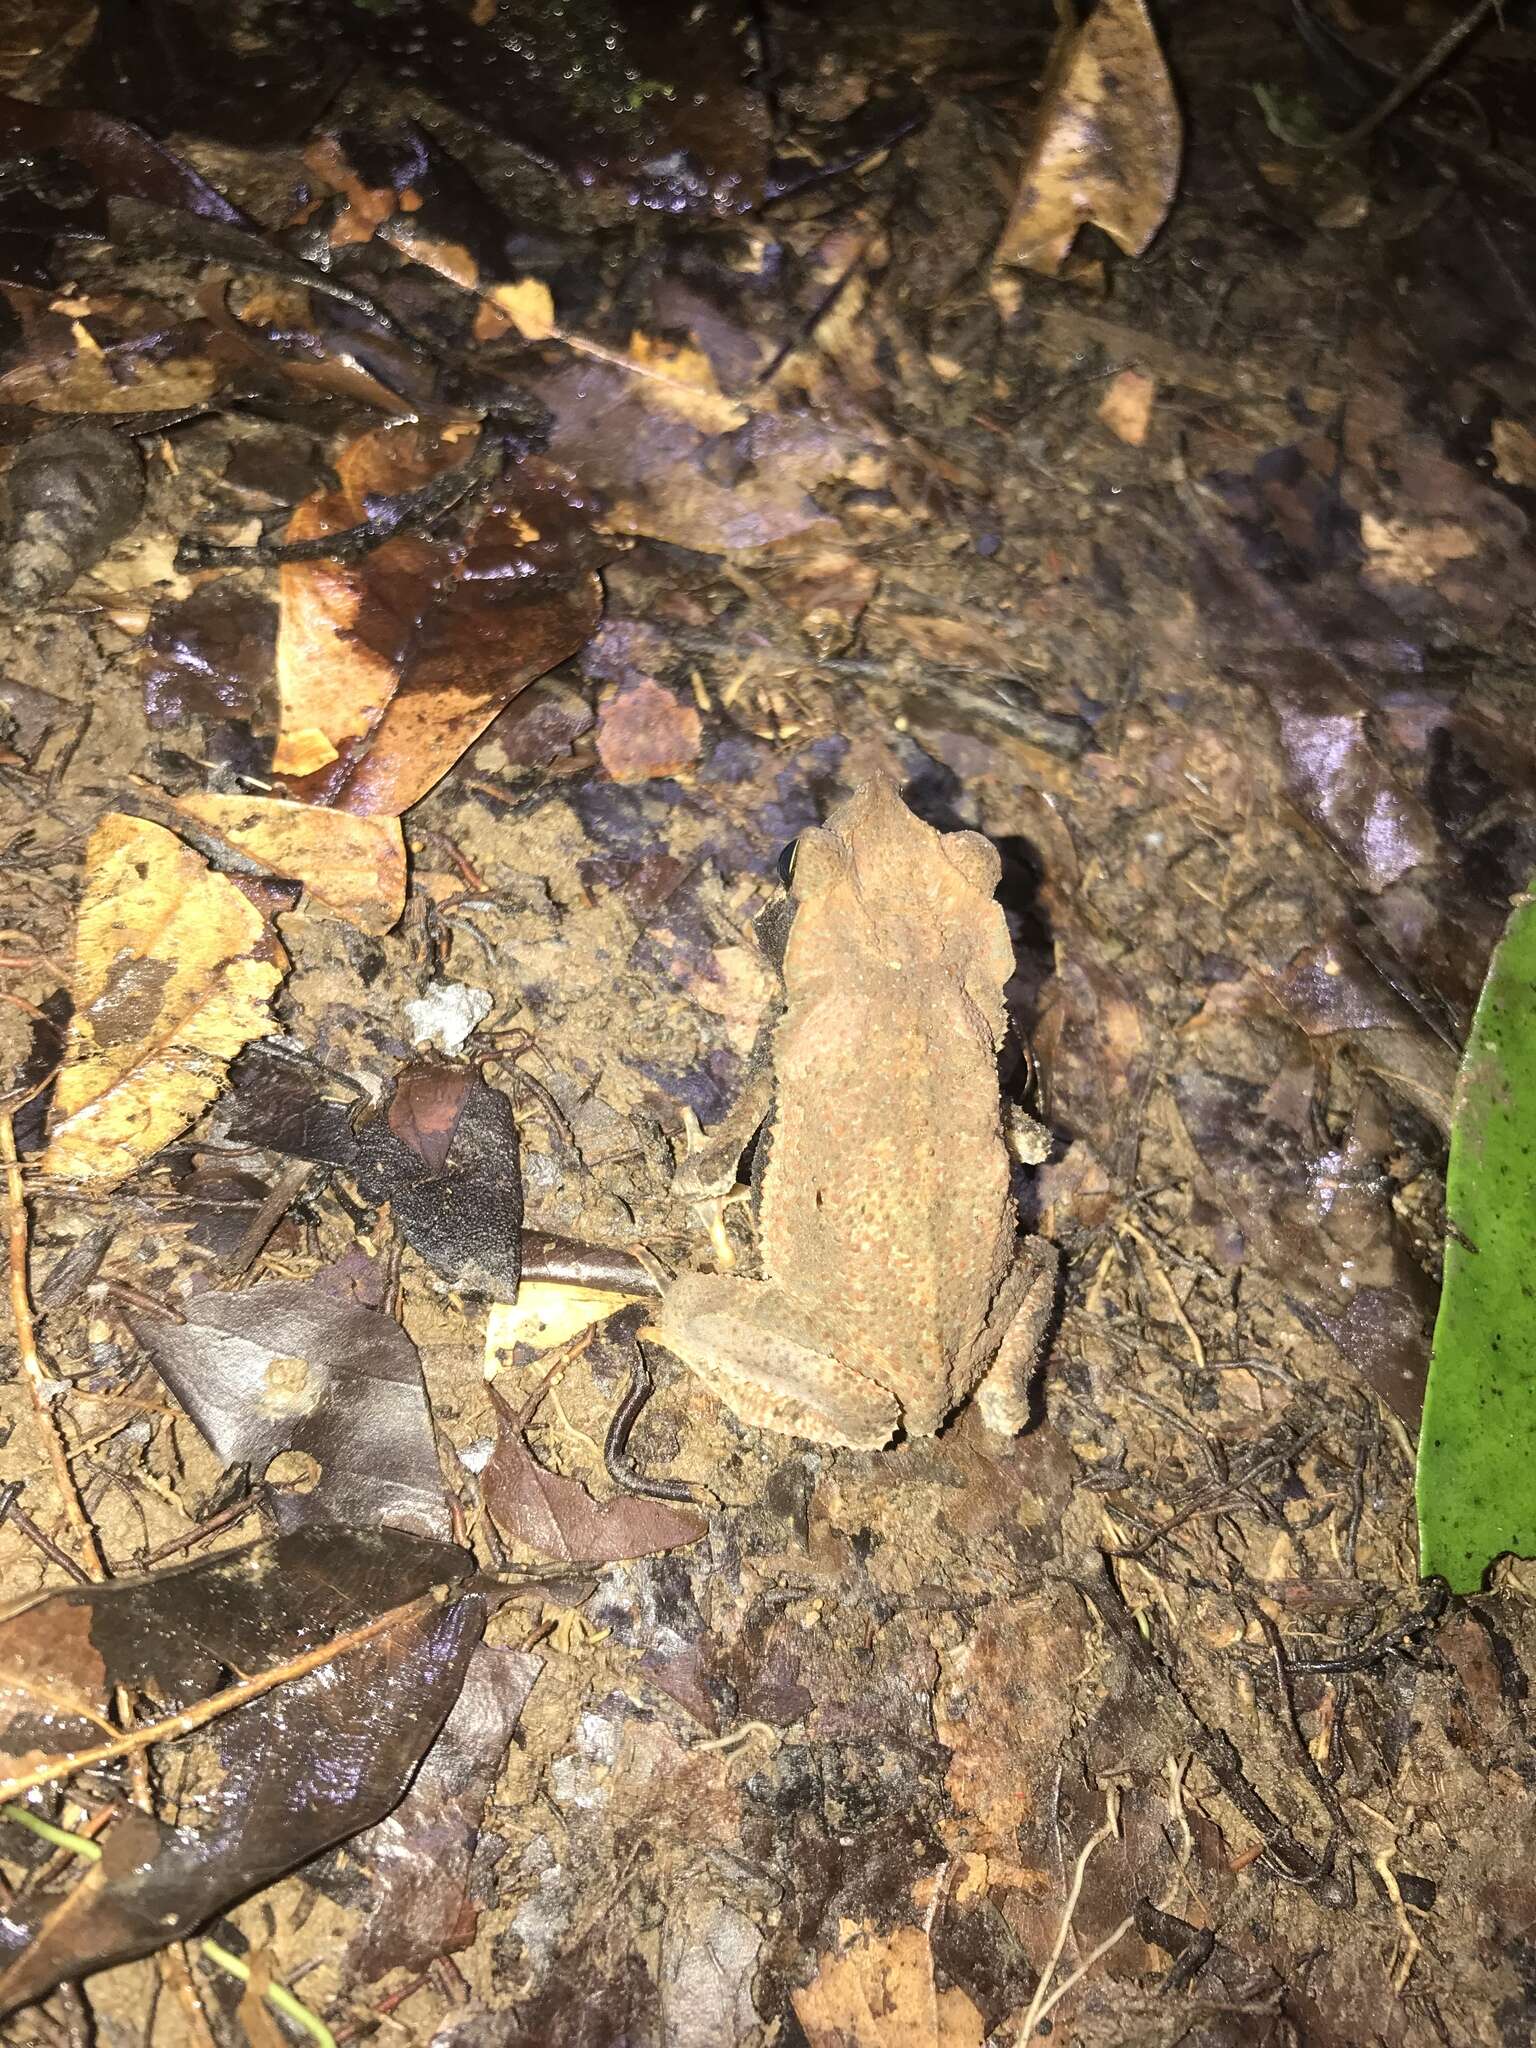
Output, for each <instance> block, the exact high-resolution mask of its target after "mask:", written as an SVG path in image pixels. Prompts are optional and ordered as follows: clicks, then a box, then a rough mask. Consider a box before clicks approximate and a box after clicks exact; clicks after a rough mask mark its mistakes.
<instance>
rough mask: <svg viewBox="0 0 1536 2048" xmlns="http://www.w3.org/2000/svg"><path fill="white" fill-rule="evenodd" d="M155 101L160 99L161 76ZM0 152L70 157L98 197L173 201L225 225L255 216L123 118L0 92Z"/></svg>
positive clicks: (169, 203)
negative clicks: (41, 103) (116, 195)
mask: <svg viewBox="0 0 1536 2048" xmlns="http://www.w3.org/2000/svg"><path fill="white" fill-rule="evenodd" d="M159 104H160V105H161V106H164V105H165V104H166V102H165V99H164V81H163V80H162V81H161V97H160V100H159ZM0 156H12V157H19V158H22V159H31V160H36V159H38V158H40V157H47V156H52V157H53V158H54V159H55V160H56V161H57V162H60V163H73V164H76V165H78V166H79V168H80V169H81V170H82V171H83V172H84V173H85V176H86V178H87V179H88V180H89V181H90V184H91V185H92V186H93V187H94V188H95V191H96V192H97V193H98V194H100V195H101V196H103V197H106V196H108V195H110V194H113V193H120V194H126V195H128V196H130V197H132V198H135V199H147V200H150V201H151V202H152V203H153V204H155V205H157V206H175V207H179V208H181V209H182V210H183V211H185V212H187V213H196V214H201V215H202V216H203V218H204V219H205V220H219V221H225V222H227V223H228V224H229V225H230V226H232V227H254V226H255V222H254V221H252V220H251V218H250V216H249V215H248V214H246V213H243V212H242V211H241V209H240V208H239V207H238V206H236V205H234V204H233V202H232V201H230V200H228V199H226V198H225V197H224V195H223V193H222V192H218V191H216V190H215V189H214V187H213V186H212V185H210V184H209V183H208V181H207V180H206V179H205V178H201V177H199V176H198V174H197V172H196V171H194V170H193V169H192V168H191V166H190V165H189V164H185V163H183V162H182V160H181V159H180V157H178V156H176V155H174V154H173V153H172V152H171V151H170V150H168V149H166V148H164V147H162V145H161V144H160V143H158V142H156V141H154V140H153V139H152V138H151V137H150V136H148V135H146V134H145V133H144V131H143V129H142V128H136V127H135V126H134V125H133V123H132V122H131V121H119V120H114V119H113V118H112V117H111V116H110V115H109V114H104V113H99V112H96V111H94V110H92V109H88V108H84V107H39V106H34V105H33V104H32V102H31V101H30V100H18V99H12V98H10V97H9V96H8V95H0Z"/></svg>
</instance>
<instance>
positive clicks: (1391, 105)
mask: <svg viewBox="0 0 1536 2048" xmlns="http://www.w3.org/2000/svg"><path fill="white" fill-rule="evenodd" d="M1500 4H1501V0H1477V5H1476V6H1475V7H1473V8H1471V9H1470V10H1469V11H1468V12H1467V13H1466V14H1464V15H1462V17H1461V19H1460V20H1459V21H1453V22H1452V23H1451V25H1450V27H1449V28H1448V29H1447V30H1446V32H1445V34H1444V35H1443V36H1441V38H1440V40H1439V41H1438V42H1437V43H1436V44H1435V46H1434V48H1433V49H1432V50H1431V51H1430V52H1429V54H1428V55H1427V56H1426V57H1424V58H1422V59H1421V60H1420V61H1419V62H1418V63H1417V64H1415V65H1414V67H1413V69H1412V70H1411V71H1410V72H1409V73H1408V74H1407V76H1406V77H1404V78H1400V79H1399V80H1398V81H1397V84H1396V85H1395V86H1393V88H1392V90H1391V91H1390V92H1389V93H1388V94H1387V96H1386V98H1385V99H1384V100H1383V101H1382V102H1381V104H1380V106H1377V107H1373V108H1372V109H1371V111H1370V112H1369V113H1368V114H1366V115H1365V116H1363V118H1362V119H1360V120H1358V121H1357V122H1356V123H1355V125H1354V127H1353V128H1346V129H1345V131H1344V133H1343V134H1342V135H1336V136H1335V137H1334V138H1333V140H1332V141H1331V142H1330V143H1329V144H1328V146H1327V148H1326V149H1325V150H1324V151H1323V156H1322V161H1323V162H1324V163H1332V162H1333V161H1334V159H1335V158H1336V157H1341V156H1343V155H1345V154H1346V153H1347V152H1348V151H1349V150H1352V149H1354V148H1355V147H1356V145H1357V144H1359V143H1362V142H1364V141H1365V140H1366V138H1367V137H1368V136H1371V135H1374V134H1375V132H1376V130H1377V129H1378V128H1379V127H1380V126H1381V124H1382V123H1383V121H1390V120H1391V118H1392V116H1393V115H1394V114H1395V113H1396V112H1397V110H1398V108H1399V107H1400V106H1402V105H1403V104H1404V102H1405V101H1407V100H1411V99H1412V98H1413V96H1414V94H1415V93H1416V92H1417V91H1418V90H1419V89H1420V87H1421V86H1424V85H1427V84H1428V83H1429V81H1430V79H1432V78H1433V77H1434V75H1435V73H1436V72H1437V71H1438V70H1440V68H1441V67H1442V65H1445V64H1447V63H1449V62H1450V60H1451V58H1452V57H1453V56H1454V55H1455V53H1456V51H1457V50H1459V49H1460V48H1461V45H1462V44H1463V43H1464V42H1465V41H1466V39H1467V37H1468V36H1469V35H1471V33H1472V31H1473V30H1474V29H1475V28H1480V27H1481V26H1482V24H1483V22H1484V21H1485V20H1486V19H1487V17H1488V16H1489V15H1490V14H1492V13H1493V11H1494V9H1495V8H1496V7H1498V6H1499V5H1500Z"/></svg>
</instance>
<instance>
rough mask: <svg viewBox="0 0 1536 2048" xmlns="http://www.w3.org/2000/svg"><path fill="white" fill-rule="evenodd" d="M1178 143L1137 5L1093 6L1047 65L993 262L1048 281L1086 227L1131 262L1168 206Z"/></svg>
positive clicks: (1176, 122) (1167, 90)
mask: <svg viewBox="0 0 1536 2048" xmlns="http://www.w3.org/2000/svg"><path fill="white" fill-rule="evenodd" d="M1183 134H1184V131H1183V123H1182V122H1181V120H1180V118H1179V109H1178V103H1177V101H1176V100H1175V99H1174V96H1173V83H1172V80H1171V79H1170V78H1169V76H1168V67H1167V64H1166V63H1165V62H1164V60H1163V53H1162V50H1161V49H1160V47H1159V45H1158V40H1157V32H1156V30H1155V29H1154V28H1153V26H1152V20H1151V17H1150V15H1149V14H1148V13H1147V9H1146V5H1145V0H1099V4H1098V6H1097V7H1096V8H1095V9H1094V11H1093V14H1092V15H1091V16H1090V18H1089V19H1088V21H1087V22H1085V23H1084V25H1083V26H1082V27H1081V28H1078V29H1074V30H1072V31H1071V32H1070V33H1069V34H1068V35H1067V36H1066V37H1065V38H1064V40H1063V42H1062V44H1061V45H1060V47H1059V49H1058V52H1057V55H1056V57H1055V58H1054V59H1053V62H1052V67H1051V72H1050V74H1049V76H1048V77H1047V80H1046V91H1045V99H1044V102H1043V104H1042V106H1041V108H1040V115H1039V122H1038V125H1037V127H1036V130H1035V137H1034V142H1033V144H1032V146H1031V148H1030V152H1029V156H1028V158H1027V159H1026V161H1025V165H1024V172H1023V176H1022V177H1021V178H1020V180H1019V189H1018V194H1017V196H1016V198H1015V200H1014V203H1013V211H1012V212H1011V213H1010V214H1009V216H1008V222H1007V225H1006V226H1005V227H1004V229H1003V237H1002V240H1001V241H1000V242H999V243H998V245H997V254H996V257H995V258H994V260H995V261H996V262H997V263H1017V264H1022V265H1024V266H1025V267H1026V268H1027V269H1030V270H1038V271H1042V272H1044V273H1045V275H1046V276H1048V277H1054V276H1055V274H1056V272H1057V271H1058V270H1059V269H1060V268H1061V265H1062V263H1063V262H1064V261H1065V259H1066V255H1067V251H1068V250H1069V249H1070V248H1071V246H1072V243H1073V241H1074V240H1075V239H1076V236H1077V231H1078V229H1079V228H1081V227H1084V226H1087V225H1089V224H1091V225H1093V226H1094V227H1097V228H1102V229H1103V231H1104V233H1105V234H1106V235H1108V236H1109V238H1110V239H1111V241H1113V242H1116V243H1118V245H1119V246H1120V247H1121V248H1122V249H1123V250H1124V251H1125V252H1126V254H1127V255H1128V256H1136V255H1139V254H1140V253H1141V251H1142V250H1143V249H1145V248H1146V246H1147V244H1148V243H1149V242H1150V241H1151V239H1152V237H1153V236H1154V235H1155V234H1156V233H1157V231H1158V229H1159V228H1160V227H1161V226H1162V224H1163V222H1164V220H1165V219H1166V218H1167V214H1168V209H1169V207H1170V206H1171V205H1172V204H1173V195H1174V193H1175V191H1176V190H1177V187H1178V180H1179V159H1180V155H1181V153H1182V149H1183Z"/></svg>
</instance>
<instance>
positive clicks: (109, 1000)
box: [42, 812, 288, 1180]
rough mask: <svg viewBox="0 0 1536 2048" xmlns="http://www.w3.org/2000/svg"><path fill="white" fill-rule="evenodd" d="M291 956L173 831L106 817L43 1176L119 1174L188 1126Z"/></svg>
mask: <svg viewBox="0 0 1536 2048" xmlns="http://www.w3.org/2000/svg"><path fill="white" fill-rule="evenodd" d="M287 968H288V956H287V954H286V953H284V951H283V949H282V947H281V946H280V945H279V944H278V942H277V940H276V939H275V938H274V937H273V935H272V933H271V931H270V930H269V929H268V927H267V925H266V923H265V921H264V920H263V918H262V917H261V915H260V913H259V912H258V911H257V910H255V909H254V908H253V907H252V905H251V904H250V903H249V902H248V901H247V899H246V898H245V896H244V895H243V894H242V893H241V891H240V889H239V888H238V887H237V886H236V884H235V883H234V882H232V881H230V880H229V879H228V878H227V877H225V876H223V875H216V874H214V873H213V872H212V871H211V870H210V869H209V868H208V867H207V865H206V864H205V863H204V862H203V861H202V860H200V859H199V858H198V856H197V855H196V854H195V853H193V852H192V851H191V849H190V848H189V847H186V846H183V845H182V843H181V841H180V840H179V839H178V838H177V837H176V835H175V834H174V833H173V832H167V831H166V830H165V828H164V826H162V825H152V824H150V823H149V822H148V820H147V819H144V818H129V817H125V816H122V815H121V814H119V813H116V812H113V813H111V814H109V815H108V816H107V817H106V818H104V819H103V820H102V822H101V823H100V824H99V825H98V826H97V827H96V830H95V831H94V832H93V833H92V834H91V837H90V840H89V842H88V844H87V846H86V852H85V894H84V896H83V898H82V900H81V904H80V915H79V921H78V924H77V927H76V933H75V966H74V974H73V982H72V987H73V994H74V999H75V1013H74V1016H73V1017H72V1019H71V1020H70V1026H69V1037H68V1041H67V1045H66V1050H65V1059H64V1068H63V1071H62V1073H61V1074H60V1076H59V1082H58V1089H57V1092H56V1094H55V1097H54V1111H53V1127H52V1134H51V1137H50V1140H49V1144H48V1149H47V1151H46V1152H45V1153H44V1155H43V1160H42V1165H43V1170H44V1171H45V1172H47V1173H52V1174H58V1175H61V1176H63V1177H64V1178H65V1179H69V1180H121V1179H122V1178H123V1176H124V1175H125V1174H128V1173H131V1172H132V1171H133V1170H134V1168H135V1167H136V1166H139V1165H141V1164H142V1163H143V1161H144V1160H146V1159H148V1158H150V1157H151V1156H152V1155H153V1154H154V1153H156V1152H158V1151H159V1149H160V1147H161V1146H162V1145H164V1144H166V1143H167V1142H168V1141H169V1140H170V1139H171V1138H174V1137H175V1136H176V1134H177V1132H178V1131H182V1130H185V1128H186V1127H187V1125H188V1124H189V1123H191V1122H192V1120H193V1118H194V1117H196V1116H198V1115H199V1114H200V1113H201V1112H202V1111H203V1110H204V1109H206V1108H207V1106H208V1104H209V1103H210V1102H211V1101H212V1100H213V1098H214V1096H215V1095H216V1094H217V1093H218V1091H219V1089H220V1087H221V1086H222V1085H223V1081H224V1074H225V1069H226V1068H227V1066H228V1064H229V1062H230V1061H231V1060H232V1059H233V1058H234V1056H235V1054H236V1053H237V1052H239V1051H240V1049H241V1048H242V1047H243V1046H245V1045H248V1044H249V1043H250V1041H251V1040H252V1039H253V1038H264V1037H265V1036H266V1035H267V1034H268V1033H269V1032H271V1031H275V1030H276V1028H277V1025H276V1020H275V1019H274V1018H273V1016H272V1014H271V1012H270V1010H269V1009H268V1007H267V1006H268V1003H269V1001H270V999H271V997H272V995H273V993H274V991H275V990H276V988H277V985H278V983H279V982H280V981H281V980H282V978H283V976H284V974H285V973H286V972H287Z"/></svg>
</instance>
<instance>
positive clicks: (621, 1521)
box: [480, 1388, 708, 1564]
mask: <svg viewBox="0 0 1536 2048" xmlns="http://www.w3.org/2000/svg"><path fill="white" fill-rule="evenodd" d="M491 1402H492V1405H493V1406H494V1408H495V1410H496V1417H497V1422H498V1432H497V1438H496V1449H495V1451H494V1453H493V1454H492V1457H491V1461H490V1463H489V1464H488V1465H487V1466H486V1468H485V1471H484V1473H483V1474H482V1475H481V1480H480V1485H481V1490H482V1492H483V1495H484V1498H485V1505H486V1508H487V1509H488V1510H489V1513H490V1517H491V1520H492V1521H493V1522H494V1523H495V1524H496V1526H497V1528H498V1529H499V1530H500V1531H501V1533H502V1535H503V1536H505V1537H506V1539H507V1541H508V1542H509V1543H515V1544H517V1545H518V1546H519V1547H520V1548H522V1549H525V1550H530V1551H532V1552H533V1553H534V1555H535V1556H536V1557H540V1558H558V1559H569V1560H570V1561H571V1562H573V1563H580V1564H612V1563H614V1562H615V1561H616V1560H617V1559H619V1558H624V1557H649V1556H651V1555H652V1554H653V1553H654V1552H656V1551H658V1550H678V1549H680V1548H681V1547H682V1546H683V1545H684V1544H687V1543H697V1542H698V1541H699V1539H700V1538H701V1537H702V1536H703V1535H704V1533H705V1530H706V1528H707V1526H708V1525H707V1524H706V1522H705V1520H704V1517H703V1515H702V1514H701V1513H700V1512H699V1510H698V1509H697V1508H686V1507H673V1506H671V1505H670V1503H669V1502H667V1501H663V1500H651V1499H647V1498H646V1497H645V1496H643V1495H640V1494H629V1493H625V1494H619V1495H617V1496H616V1498H614V1499H613V1500H607V1501H597V1500H594V1499H593V1498H592V1496H591V1494H590V1493H588V1491H587V1489H586V1488H585V1487H584V1486H583V1485H582V1483H581V1481H580V1480H579V1479H564V1478H562V1477H561V1476H560V1474H559V1473H558V1472H550V1471H547V1470H546V1469H545V1467H544V1466H542V1465H541V1464H540V1463H539V1461H538V1460H537V1458H535V1457H534V1455H533V1453H532V1452H531V1451H530V1450H529V1448H528V1446H527V1444H526V1443H524V1441H523V1432H522V1423H521V1420H520V1418H519V1417H518V1416H517V1415H516V1414H514V1412H513V1410H512V1409H511V1408H509V1407H508V1406H507V1404H506V1402H505V1401H503V1400H502V1398H501V1396H500V1395H499V1394H498V1393H497V1392H496V1391H495V1389H494V1388H492V1390H491Z"/></svg>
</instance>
